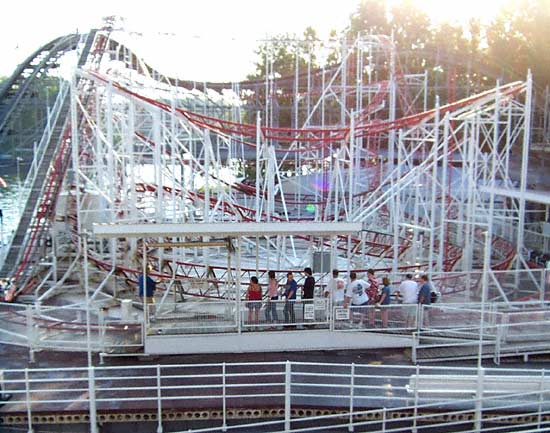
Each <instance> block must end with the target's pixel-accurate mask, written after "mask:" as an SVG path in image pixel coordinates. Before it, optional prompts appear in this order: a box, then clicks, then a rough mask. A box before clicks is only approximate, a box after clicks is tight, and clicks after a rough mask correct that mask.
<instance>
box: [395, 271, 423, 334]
mask: <svg viewBox="0 0 550 433" xmlns="http://www.w3.org/2000/svg"><path fill="white" fill-rule="evenodd" d="M398 291H399V293H400V295H401V299H402V301H403V304H413V305H410V306H406V307H404V313H405V318H406V326H407V328H411V327H413V325H414V317H415V314H416V305H417V303H418V284H417V283H416V281H414V280H413V276H412V275H411V274H407V275H405V279H404V280H403V281H401V284H400V285H399V289H398Z"/></svg>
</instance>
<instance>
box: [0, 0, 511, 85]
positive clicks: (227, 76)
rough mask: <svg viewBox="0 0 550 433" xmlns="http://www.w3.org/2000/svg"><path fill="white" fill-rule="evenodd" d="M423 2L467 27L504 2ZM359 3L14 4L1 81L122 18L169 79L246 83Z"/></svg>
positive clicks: (338, 23)
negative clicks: (68, 38)
mask: <svg viewBox="0 0 550 433" xmlns="http://www.w3.org/2000/svg"><path fill="white" fill-rule="evenodd" d="M390 1H393V2H396V1H398V0H390ZM415 1H416V2H417V3H418V4H419V6H421V7H422V8H424V9H425V10H426V11H428V13H429V14H430V15H431V17H432V19H434V20H436V21H441V20H443V19H451V20H459V21H460V20H462V21H465V20H466V19H467V16H468V15H469V14H471V13H475V14H477V15H479V16H485V17H487V16H490V15H491V14H492V13H493V11H494V10H496V8H497V6H498V5H500V4H502V3H503V2H504V0H461V1H460V2H457V1H449V0H415ZM358 2H359V0H269V1H268V0H178V1H175V0H174V1H167V0H155V1H152V2H141V1H136V0H131V1H130V0H94V1H93V2H84V3H82V2H80V3H75V2H74V1H66V0H50V1H45V0H26V1H24V2H23V1H11V0H10V1H6V2H3V4H2V6H1V7H0V14H2V18H3V19H2V26H0V59H1V61H0V76H8V75H11V73H12V72H13V71H14V69H15V68H16V66H17V65H18V64H19V63H21V62H22V61H23V60H24V59H25V58H26V57H28V56H29V55H30V54H32V52H33V51H35V50H36V49H38V48H40V47H41V46H42V45H44V44H45V43H47V42H49V41H51V40H52V39H54V38H56V37H58V36H62V35H66V34H69V33H74V32H75V31H79V32H86V31H87V30H88V29H90V28H92V27H100V26H101V24H102V17H104V16H108V15H118V16H122V17H124V18H125V29H126V30H127V31H128V32H132V33H131V35H132V36H131V37H132V39H133V40H134V42H135V43H136V48H137V49H140V50H142V52H143V54H141V53H139V54H141V55H142V56H143V57H144V58H145V59H146V60H147V61H148V62H150V63H151V64H152V65H153V66H155V67H157V68H158V69H159V70H160V71H161V72H164V73H166V74H167V75H178V76H179V77H180V78H186V79H192V80H198V81H200V80H205V81H238V80H240V79H243V78H244V77H245V76H246V75H247V74H248V73H251V72H253V70H254V68H253V62H254V60H255V57H254V49H255V48H256V47H257V46H258V43H259V42H258V41H259V40H262V39H265V38H268V37H269V36H270V35H276V34H281V33H296V34H301V33H302V32H303V30H304V29H305V28H306V27H307V26H312V27H314V28H315V29H316V30H317V33H318V35H319V36H320V37H321V38H326V37H328V34H329V32H330V30H331V29H336V30H338V31H340V30H343V29H344V28H345V27H346V25H347V24H348V23H349V16H350V15H351V14H352V13H353V11H354V10H356V8H357V4H358ZM84 5H86V6H87V8H84ZM29 12H32V13H29ZM139 34H141V35H142V36H140V35H139ZM138 46H139V48H138Z"/></svg>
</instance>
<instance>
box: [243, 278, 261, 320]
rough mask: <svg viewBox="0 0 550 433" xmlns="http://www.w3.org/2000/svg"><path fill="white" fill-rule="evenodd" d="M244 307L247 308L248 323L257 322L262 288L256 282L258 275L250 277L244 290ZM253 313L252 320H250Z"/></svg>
mask: <svg viewBox="0 0 550 433" xmlns="http://www.w3.org/2000/svg"><path fill="white" fill-rule="evenodd" d="M246 300H247V301H248V302H247V303H246V307H247V308H248V323H255V324H257V323H258V322H259V314H260V308H261V306H262V288H261V286H260V284H259V283H258V277H256V276H254V277H251V278H250V284H249V285H248V289H247V290H246ZM252 315H254V320H252Z"/></svg>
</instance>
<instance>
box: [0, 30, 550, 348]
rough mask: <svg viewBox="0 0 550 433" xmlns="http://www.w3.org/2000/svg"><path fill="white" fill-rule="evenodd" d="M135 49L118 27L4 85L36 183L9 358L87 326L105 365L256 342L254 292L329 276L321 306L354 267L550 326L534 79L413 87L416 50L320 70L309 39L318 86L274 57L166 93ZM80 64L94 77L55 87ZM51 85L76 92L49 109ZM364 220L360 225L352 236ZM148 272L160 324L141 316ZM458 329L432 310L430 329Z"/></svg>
mask: <svg viewBox="0 0 550 433" xmlns="http://www.w3.org/2000/svg"><path fill="white" fill-rule="evenodd" d="M128 41H129V38H128V37H127V36H125V35H124V33H122V32H107V31H103V30H92V31H90V32H89V33H87V34H84V35H69V36H65V37H61V38H58V39H55V40H54V41H52V42H50V43H48V44H46V45H44V46H43V47H42V48H40V49H39V50H37V51H36V52H35V53H33V54H32V55H31V56H29V57H28V58H27V59H26V61H25V62H24V63H22V64H21V65H20V66H19V68H18V69H17V70H16V71H15V72H14V74H13V75H12V76H11V77H10V78H9V79H8V80H7V82H6V83H4V85H3V87H2V88H1V91H0V140H1V141H0V144H1V149H2V152H11V153H12V154H13V155H14V156H19V157H21V158H22V159H23V160H24V162H25V164H24V165H23V167H24V168H25V176H26V177H25V181H24V185H23V188H22V194H21V196H22V202H21V207H22V211H21V214H20V216H19V223H18V225H17V227H16V228H15V229H14V231H13V233H12V235H11V236H10V237H9V239H8V243H7V245H3V247H2V252H1V254H2V267H1V271H0V273H1V276H2V278H4V279H5V281H6V283H7V287H8V288H7V290H6V292H5V301H7V302H6V303H4V304H2V305H3V307H2V308H3V313H2V318H3V319H2V326H1V327H2V329H1V330H0V335H2V336H3V340H5V341H6V342H10V343H14V344H25V345H30V344H32V345H35V348H40V349H43V348H48V347H56V348H59V347H62V348H64V349H68V350H84V346H83V344H84V343H82V341H77V340H78V339H77V338H76V337H75V338H72V337H66V339H67V340H71V342H70V343H68V342H67V341H65V340H64V341H63V342H60V341H61V340H59V339H57V340H55V338H54V337H52V335H53V334H52V330H54V329H56V328H57V329H58V330H59V332H60V333H63V335H65V336H67V335H69V334H70V333H71V332H73V331H75V330H79V329H82V327H83V326H84V324H83V323H84V322H83V320H82V317H83V315H84V314H85V315H86V317H87V318H86V322H87V326H88V327H89V326H90V323H92V325H93V330H95V331H97V332H98V336H97V341H96V340H95V339H94V344H93V347H92V348H93V350H105V344H107V343H106V341H107V340H108V339H109V336H111V334H112V335H116V338H115V337H113V338H114V340H116V339H118V340H117V341H119V340H120V339H121V338H122V339H124V338H126V337H121V335H122V334H124V332H123V331H122V329H128V332H129V333H130V332H132V333H133V334H132V336H131V338H130V340H132V339H133V338H134V337H135V336H138V337H139V336H142V337H143V338H145V337H146V335H147V334H148V333H150V331H151V329H153V331H155V332H156V331H158V332H167V329H168V328H169V325H170V324H171V323H173V322H177V323H178V326H177V327H175V328H173V332H192V333H197V332H204V329H207V330H208V329H209V330H210V331H212V330H213V331H215V332H218V331H220V330H222V331H223V332H238V333H240V332H241V331H243V330H250V329H251V328H250V327H249V328H247V327H248V326H249V325H250V324H249V323H247V322H246V320H245V317H244V316H245V315H246V314H245V313H246V309H245V308H244V306H242V307H241V301H243V300H244V293H245V287H246V283H248V281H249V280H250V277H251V276H252V275H257V276H258V277H259V278H260V282H261V283H262V284H264V286H265V284H266V283H267V271H268V270H275V271H276V273H277V276H278V278H279V279H280V283H281V284H284V281H285V280H284V279H283V276H284V275H286V272H287V271H289V270H293V271H294V272H295V274H296V276H297V278H298V283H299V284H301V283H302V277H301V274H300V271H301V270H302V269H303V268H304V267H305V266H312V265H313V268H314V269H313V270H314V272H315V277H316V280H317V288H316V290H317V292H318V293H319V294H320V293H322V291H323V290H324V287H325V285H326V284H327V282H328V280H329V273H330V270H331V269H333V268H338V269H340V270H342V271H343V272H344V273H345V272H349V271H352V270H354V271H357V272H359V273H360V274H362V273H364V272H365V271H366V269H368V268H373V269H375V272H376V275H377V276H379V277H382V276H386V275H387V276H389V277H390V279H391V281H392V290H396V289H397V287H398V285H399V283H400V281H401V280H402V279H403V277H404V275H405V274H408V273H414V274H415V275H418V274H420V273H427V274H428V275H430V277H431V278H432V282H433V285H434V287H435V288H436V289H437V291H439V292H440V293H441V300H442V303H441V304H438V308H439V309H440V310H441V311H443V309H444V308H445V306H446V305H447V304H448V305H449V306H450V305H454V307H453V308H455V310H453V311H459V312H460V314H464V310H463V309H462V310H461V308H462V307H459V306H460V305H465V303H467V304H468V305H470V307H471V308H470V309H469V310H468V311H475V312H476V314H479V311H480V310H479V308H480V305H482V304H483V305H485V303H486V302H491V303H495V305H499V307H498V308H503V309H509V308H517V307H515V306H516V305H527V306H532V305H536V308H538V309H544V308H545V305H546V304H545V298H546V291H545V288H546V285H547V281H546V274H545V269H544V266H542V264H543V260H542V257H543V256H544V253H545V252H548V251H550V249H549V248H548V235H549V234H550V229H549V226H548V223H547V222H546V221H547V220H548V216H549V212H548V205H549V203H550V195H549V194H547V193H545V192H544V191H543V189H545V187H547V186H549V185H550V182H547V180H548V179H547V177H546V173H545V172H544V170H543V169H540V167H543V165H544V160H545V155H546V150H547V149H549V147H548V146H549V145H550V126H549V123H550V122H549V112H550V109H549V108H550V96H549V93H548V89H546V90H541V89H537V88H536V86H534V84H533V82H532V79H531V77H530V76H529V75H527V77H526V78H525V79H519V80H518V79H517V77H505V76H503V75H501V74H495V75H494V76H493V77H491V79H490V80H486V79H485V80H484V79H482V77H483V76H484V75H483V74H484V73H485V72H479V73H477V74H472V77H474V78H475V79H474V78H472V79H471V80H469V81H468V82H467V83H463V82H462V81H460V80H456V76H457V74H458V70H459V68H460V59H452V58H448V59H446V62H447V63H448V64H446V65H445V67H443V68H442V72H439V73H438V74H439V75H437V78H438V83H439V84H437V85H435V86H434V85H433V84H432V80H433V78H434V77H433V76H432V75H434V73H432V72H422V73H410V72H408V71H407V70H406V66H405V62H404V61H402V59H404V58H405V57H404V56H407V55H410V53H403V52H399V51H398V50H397V49H396V47H395V45H394V44H393V43H392V41H391V39H390V38H388V37H386V36H372V35H369V36H359V37H357V38H356V39H354V40H347V41H330V42H326V43H325V45H324V47H325V49H331V50H336V51H337V52H338V57H339V59H340V61H339V63H337V64H335V65H331V66H326V67H323V68H321V69H319V68H316V67H313V63H312V61H311V58H312V57H311V56H312V52H313V51H314V48H315V47H313V49H312V42H311V41H299V40H296V41H288V44H291V45H292V46H293V48H294V49H295V50H296V51H297V52H298V53H299V55H300V56H301V57H302V58H304V59H306V64H307V67H305V68H303V69H304V70H300V69H299V67H298V64H299V62H296V65H297V69H296V72H295V74H294V75H293V76H280V74H278V73H277V71H276V70H274V66H273V59H269V58H267V59H266V65H265V69H266V72H267V73H266V77H265V78H264V79H262V80H256V81H243V82H239V83H205V82H200V83H199V82H194V81H186V80H180V79H176V78H171V77H167V76H164V75H163V74H162V73H161V72H159V71H158V70H156V69H155V68H154V67H152V66H151V65H149V64H148V63H147V62H146V61H145V60H144V59H142V58H140V57H139V56H138V55H137V51H138V50H132V49H131V48H130V46H131V45H132V44H131V43H130V42H128ZM327 47H328V48H327ZM428 54H429V53H428ZM428 54H427V55H428ZM68 55H70V56H73V57H74V58H75V59H76V60H75V64H76V68H75V72H74V74H73V76H72V77H71V78H70V79H69V80H65V79H63V78H59V77H57V78H52V77H53V76H54V75H53V73H52V71H53V70H55V68H56V67H57V66H58V65H59V63H60V62H61V61H62V58H64V57H67V56H68ZM470 66H471V67H472V68H474V69H475V66H476V65H470ZM45 80H53V81H55V82H56V85H55V86H52V87H51V88H50V91H52V92H53V90H51V89H55V94H50V95H49V98H48V105H47V106H43V105H41V106H38V105H39V104H38V103H37V97H36V95H37V94H38V93H39V92H40V89H41V87H40V86H41V85H42V84H43V83H44V81H45ZM491 81H492V83H493V84H491V86H488V85H487V84H486V83H488V82H491ZM442 82H444V83H446V91H445V92H443V93H442V94H440V95H437V97H436V93H438V91H439V90H441V83H442ZM444 97H446V98H447V99H446V100H445V99H444ZM29 113H32V116H30V115H29ZM29 118H33V119H34V120H35V122H34V124H33V125H32V126H28V125H27V121H28V119H29ZM345 223H354V225H353V227H355V228H354V229H353V230H348V231H346V230H344V229H342V231H338V230H336V231H332V232H331V227H336V226H338V227H343V225H342V224H345ZM105 227H107V228H109V227H110V228H112V231H111V232H109V233H110V235H109V234H106V233H107V232H108V231H109V230H107V229H105ZM216 227H217V228H218V229H219V230H216ZM231 227H233V228H231ZM247 227H255V229H254V230H255V231H247ZM281 227H282V228H284V227H286V228H289V231H288V233H286V234H285V233H284V232H282V231H281ZM350 227H351V226H350ZM357 227H359V229H357ZM203 228H204V230H203ZM290 228H293V229H292V230H290ZM296 228H303V230H302V231H301V232H300V230H296ZM207 229H208V230H210V231H208V230H207ZM146 265H152V266H153V270H152V271H151V275H152V276H153V278H154V279H156V280H157V288H158V290H157V294H156V297H157V298H158V299H157V305H156V308H155V310H154V313H153V312H148V307H147V305H146V304H145V305H143V304H142V303H141V301H140V300H139V299H138V298H137V297H136V284H137V278H138V275H139V274H140V273H142V271H143V270H144V269H145V268H146ZM323 303H328V304H327V305H321V304H323ZM329 304H330V301H329V300H326V299H325V298H323V297H322V296H320V297H319V302H316V304H315V305H316V307H315V309H314V312H313V313H312V315H311V316H310V315H308V319H307V320H314V321H315V326H318V327H321V328H322V327H323V326H326V327H327V329H329V328H330V329H331V330H333V329H334V328H335V326H336V325H335V324H334V321H335V318H336V315H335V314H331V313H330V311H331V308H332V305H329ZM228 305H229V307H228ZM143 307H145V308H143ZM281 308H282V305H281ZM449 308H451V307H449ZM495 308H496V307H495ZM522 308H527V307H522ZM533 308H535V307H533ZM140 309H143V312H142V313H140V311H141V310H140ZM297 310H298V309H297ZM106 311H107V312H108V313H105V312H106ZM323 311H324V313H323ZM449 311H450V310H446V311H444V312H441V313H440V314H438V313H437V312H436V311H433V314H431V318H430V323H431V326H434V327H437V326H438V323H440V322H438V321H441V323H443V322H445V321H448V320H449V314H450V313H449ZM495 311H496V310H495ZM163 313H166V315H165V316H163ZM241 313H242V315H241ZM105 314H107V316H106V315H105ZM141 314H143V316H141ZM147 314H149V315H150V317H147ZM262 314H263V311H262ZM300 314H303V317H301V319H300V320H303V321H305V320H306V315H307V314H306V309H304V312H303V313H302V312H300ZM300 314H299V315H300ZM457 314H458V313H457ZM472 314H473V313H472ZM279 315H280V316H282V314H281V312H279ZM109 317H110V318H111V319H113V322H112V323H111V322H109V326H104V325H105V323H107V322H106V320H107V318H109ZM391 317H392V318H393V319H392V321H393V322H395V323H393V326H394V327H395V328H399V329H404V328H407V326H405V324H404V323H405V320H404V319H403V323H401V322H399V320H400V319H399V318H400V317H401V316H400V313H398V312H396V313H395V314H392V315H391ZM457 317H458V316H457ZM460 317H463V316H460ZM476 317H477V319H475V320H477V321H478V322H479V317H478V316H476ZM312 318H313V319H312ZM28 320H31V321H34V322H33V323H36V327H35V328H36V329H38V330H39V331H36V330H35V331H33V333H32V335H29V331H28V328H27V325H26V324H27V323H28ZM161 320H164V322H162V323H163V324H162V325H159V323H160V321H161ZM472 320H474V319H472ZM132 321H133V322H132ZM130 322H131V323H130ZM134 322H135V323H134ZM128 323H130V326H128ZM182 323H183V324H186V325H185V326H183V325H182ZM220 323H223V326H222V325H221V324H220ZM205 324H209V326H210V327H203V328H204V329H202V331H201V326H203V325H205ZM122 325H124V326H125V328H124V327H123V326H122ZM263 325H265V324H263V323H258V324H255V325H254V326H252V330H255V331H258V330H262V329H263V328H262V326H263ZM282 325H283V326H286V325H289V323H283V324H282ZM401 325H403V326H401ZM186 326H187V327H186ZM372 326H373V327H378V328H381V327H382V326H383V325H382V324H381V323H379V321H378V320H377V321H376V322H373V323H372ZM415 326H416V325H415ZM336 327H338V326H336ZM33 329H34V328H33ZM36 332H38V334H39V335H38V336H37V334H36ZM75 332H76V331H75ZM105 333H106V334H107V337H106V335H105ZM100 334H101V335H100ZM94 335H95V334H94ZM100 337H101V338H100ZM138 337H136V338H138ZM94 338H95V337H94ZM31 340H32V343H31V342H30V341H31ZM54 340H55V342H54ZM100 340H101V342H102V343H101V344H100V343H99V341H100ZM114 340H113V341H114ZM127 340H128V339H127ZM127 340H125V341H127ZM132 341H133V340H132ZM96 343H97V344H96ZM48 344H49V345H48ZM112 344H113V345H116V344H118V343H116V344H115V343H112ZM141 344H143V341H141V343H138V344H136V345H137V346H140V345H141ZM549 347H550V346H549Z"/></svg>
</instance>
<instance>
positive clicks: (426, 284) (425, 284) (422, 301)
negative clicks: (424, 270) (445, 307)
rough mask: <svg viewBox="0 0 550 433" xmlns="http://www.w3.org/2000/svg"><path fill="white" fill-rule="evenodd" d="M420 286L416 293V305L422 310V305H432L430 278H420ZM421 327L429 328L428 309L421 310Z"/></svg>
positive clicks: (425, 276)
mask: <svg viewBox="0 0 550 433" xmlns="http://www.w3.org/2000/svg"><path fill="white" fill-rule="evenodd" d="M420 279H421V281H422V285H421V286H420V290H419V291H418V305H419V306H420V308H422V306H423V305H430V304H431V303H432V300H431V294H432V284H431V283H430V278H429V277H428V276H427V275H426V274H424V275H422V276H421V277H420ZM422 317H423V319H424V320H423V322H424V323H423V326H429V324H430V309H429V308H423V314H422Z"/></svg>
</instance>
